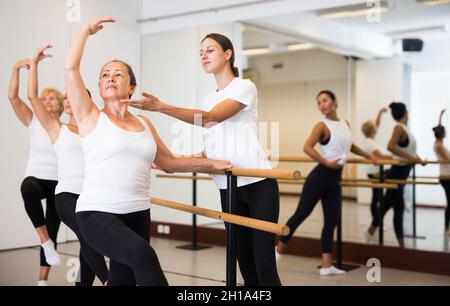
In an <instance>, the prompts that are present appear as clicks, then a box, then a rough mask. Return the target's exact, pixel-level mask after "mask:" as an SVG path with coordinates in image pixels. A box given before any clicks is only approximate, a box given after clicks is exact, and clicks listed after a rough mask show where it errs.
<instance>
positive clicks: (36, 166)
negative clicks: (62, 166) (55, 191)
mask: <svg viewBox="0 0 450 306" xmlns="http://www.w3.org/2000/svg"><path fill="white" fill-rule="evenodd" d="M28 134H29V135H30V152H29V154H28V162H27V167H26V170H25V177H29V176H33V177H35V178H38V179H41V180H50V181H56V180H57V179H58V168H57V163H56V153H55V150H54V149H53V146H52V143H51V141H50V137H49V136H48V134H47V131H45V129H44V128H43V127H42V125H41V124H40V123H39V121H38V120H37V118H36V116H34V115H33V118H32V119H31V122H30V125H29V126H28Z"/></svg>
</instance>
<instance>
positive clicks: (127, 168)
mask: <svg viewBox="0 0 450 306" xmlns="http://www.w3.org/2000/svg"><path fill="white" fill-rule="evenodd" d="M138 118H139V117H138ZM139 121H140V122H141V123H142V125H143V126H144V131H142V132H130V131H126V130H124V129H122V128H120V127H118V126H116V125H115V124H114V123H113V122H112V121H111V120H110V119H109V118H108V116H107V115H106V114H105V113H103V112H100V116H99V118H98V122H97V126H96V127H95V129H94V130H93V131H92V132H91V133H90V134H89V135H88V136H86V137H84V138H82V140H81V143H82V146H83V152H84V163H85V172H84V173H85V176H84V182H83V191H82V192H81V195H80V198H79V199H78V202H77V212H82V211H102V212H108V213H113V214H128V213H133V212H137V211H142V210H146V209H149V208H150V204H149V189H150V171H151V164H152V162H153V160H154V159H155V156H156V150H157V146H156V142H155V140H154V138H153V135H152V132H151V130H150V128H149V127H148V126H147V124H146V122H145V121H144V120H143V119H141V118H139Z"/></svg>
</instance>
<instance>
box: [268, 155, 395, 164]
mask: <svg viewBox="0 0 450 306" xmlns="http://www.w3.org/2000/svg"><path fill="white" fill-rule="evenodd" d="M269 159H270V160H271V161H280V162H301V163H317V161H316V160H314V159H312V158H310V157H307V156H279V157H278V159H277V158H274V157H270V158H269ZM347 163H349V164H366V165H373V161H371V160H368V159H362V158H349V159H348V160H347ZM400 164H402V161H400V160H395V159H386V160H379V165H400Z"/></svg>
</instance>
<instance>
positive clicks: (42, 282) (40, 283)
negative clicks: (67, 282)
mask: <svg viewBox="0 0 450 306" xmlns="http://www.w3.org/2000/svg"><path fill="white" fill-rule="evenodd" d="M37 285H38V286H39V287H43V286H48V282H47V281H46V280H40V281H38V283H37Z"/></svg>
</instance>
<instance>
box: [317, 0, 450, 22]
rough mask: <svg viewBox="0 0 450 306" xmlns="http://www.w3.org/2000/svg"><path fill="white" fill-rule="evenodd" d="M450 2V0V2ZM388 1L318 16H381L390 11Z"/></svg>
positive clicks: (333, 17)
mask: <svg viewBox="0 0 450 306" xmlns="http://www.w3.org/2000/svg"><path fill="white" fill-rule="evenodd" d="M449 1H450V0H449ZM389 9H390V5H389V3H388V1H377V2H375V1H367V3H361V4H355V5H347V6H340V7H335V8H330V9H324V10H319V11H317V12H316V14H317V15H318V16H320V17H322V18H325V19H335V18H348V17H358V16H365V15H367V14H369V13H370V14H377V13H378V14H381V13H385V12H387V11H389Z"/></svg>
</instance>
